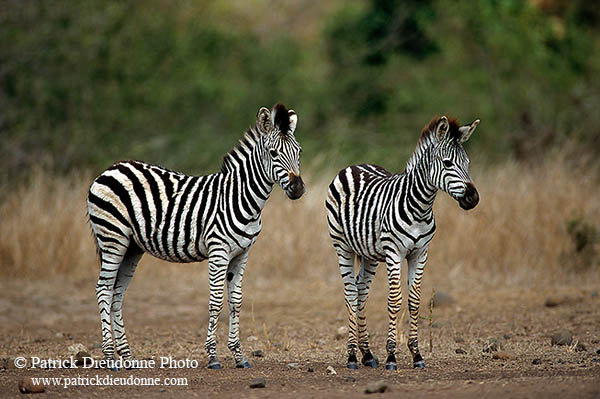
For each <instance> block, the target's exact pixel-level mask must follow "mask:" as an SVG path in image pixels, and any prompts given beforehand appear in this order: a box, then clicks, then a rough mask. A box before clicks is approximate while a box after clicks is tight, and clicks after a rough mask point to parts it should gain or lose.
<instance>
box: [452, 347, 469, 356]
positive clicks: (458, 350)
mask: <svg viewBox="0 0 600 399" xmlns="http://www.w3.org/2000/svg"><path fill="white" fill-rule="evenodd" d="M455 352H456V353H457V354H459V355H466V354H467V351H465V350H464V349H461V348H458V349H457V350H455Z"/></svg>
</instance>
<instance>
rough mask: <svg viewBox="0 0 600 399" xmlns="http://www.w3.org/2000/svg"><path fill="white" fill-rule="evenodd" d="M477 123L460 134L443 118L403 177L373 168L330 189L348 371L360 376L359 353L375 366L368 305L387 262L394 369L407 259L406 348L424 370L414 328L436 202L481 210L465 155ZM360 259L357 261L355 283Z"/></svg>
mask: <svg viewBox="0 0 600 399" xmlns="http://www.w3.org/2000/svg"><path fill="white" fill-rule="evenodd" d="M478 123H479V120H476V121H474V122H473V123H471V124H470V125H466V126H461V127H459V125H458V124H457V123H456V121H455V120H448V118H446V117H445V116H442V117H441V118H434V119H433V120H432V121H431V123H429V125H427V126H426V127H425V128H424V129H423V132H422V133H421V138H420V139H419V142H418V144H417V147H416V149H415V151H414V153H413V155H412V156H411V158H410V159H409V161H408V164H407V166H406V170H405V171H404V172H403V173H402V174H391V173H389V172H388V171H387V170H385V169H384V168H382V167H380V166H375V165H357V166H350V167H348V168H346V169H344V170H342V171H340V173H339V174H338V175H337V176H336V177H335V179H333V181H332V182H331V184H330V185H329V191H328V195H327V200H326V203H325V205H326V208H327V220H328V223H329V235H330V236H331V239H332V240H333V246H334V248H335V250H336V252H337V255H338V259H339V266H340V272H341V275H342V280H343V282H344V295H345V300H346V307H347V310H348V321H349V322H348V324H349V328H348V330H349V336H348V364H347V366H348V368H351V369H357V368H358V361H357V358H356V351H357V349H360V351H361V352H362V363H363V364H364V365H365V366H370V367H377V365H378V360H377V358H376V357H374V356H373V354H372V353H371V351H370V349H369V335H368V333H367V322H366V314H365V304H366V301H367V296H368V295H369V286H370V284H371V281H372V279H373V276H375V271H376V270H377V265H378V263H379V262H385V263H386V266H387V277H388V283H389V294H388V314H389V327H388V337H387V344H386V350H387V360H386V365H385V367H386V369H388V370H396V369H397V365H396V357H395V352H396V320H397V317H398V312H399V310H400V306H401V302H402V294H401V289H400V269H401V265H402V261H403V260H404V259H407V261H408V286H409V293H408V309H409V313H410V333H409V339H408V348H409V349H410V352H411V353H412V356H413V364H414V367H421V368H422V367H425V363H424V362H423V358H422V357H421V355H420V354H419V347H418V341H417V336H418V334H417V322H418V319H419V303H420V301H421V278H422V277H423V270H424V268H425V263H426V261H427V247H428V246H429V242H430V241H431V239H432V238H433V233H434V231H435V222H434V218H433V209H432V207H433V201H434V200H435V196H436V193H437V191H438V190H443V191H445V192H447V193H448V194H449V195H450V196H451V197H452V198H454V199H455V200H457V201H458V203H459V204H460V206H461V207H462V208H463V209H465V210H468V209H471V208H473V207H475V206H476V205H477V203H478V202H479V195H478V193H477V190H476V189H475V186H474V185H473V183H472V182H471V178H470V177H469V172H468V167H469V158H468V157H467V153H466V152H465V150H464V149H463V143H464V142H465V141H467V140H468V139H469V137H470V136H471V134H472V133H473V131H474V130H475V127H477V124H478ZM355 255H356V256H358V258H359V260H360V269H359V271H358V275H357V276H356V277H355V274H354V257H355ZM357 324H358V329H357Z"/></svg>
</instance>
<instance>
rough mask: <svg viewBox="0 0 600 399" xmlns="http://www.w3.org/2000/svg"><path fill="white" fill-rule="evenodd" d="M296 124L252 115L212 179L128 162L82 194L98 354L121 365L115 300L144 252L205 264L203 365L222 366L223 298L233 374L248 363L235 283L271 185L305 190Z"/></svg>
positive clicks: (288, 115) (125, 353)
mask: <svg viewBox="0 0 600 399" xmlns="http://www.w3.org/2000/svg"><path fill="white" fill-rule="evenodd" d="M297 121H298V117H297V116H296V113H295V112H294V111H293V110H289V111H288V110H287V109H286V108H285V106H284V105H282V104H277V105H275V106H274V107H273V109H272V110H269V109H267V108H265V107H263V108H261V109H260V110H259V111H258V116H257V121H256V125H255V127H254V128H250V129H248V131H247V132H246V134H245V136H244V138H243V139H242V140H241V141H240V144H239V145H238V146H237V147H236V148H234V149H233V150H232V151H230V152H229V153H228V154H227V155H226V156H225V157H224V159H223V166H222V168H221V171H220V172H219V173H215V174H211V175H206V176H186V175H183V174H181V173H177V172H173V171H170V170H167V169H164V168H162V167H160V166H155V165H149V164H146V163H142V162H137V161H125V162H119V163H117V164H115V165H113V166H112V167H110V168H109V169H107V170H106V171H105V172H103V173H102V174H101V175H100V176H98V177H97V178H96V179H95V180H94V182H93V183H92V185H91V187H90V191H89V194H88V213H89V218H90V224H91V226H92V230H93V233H94V237H95V239H96V243H97V246H98V252H99V255H100V261H101V265H102V267H101V270H100V278H99V280H98V284H97V286H96V296H97V298H98V306H99V308H100V319H101V324H102V351H103V352H104V355H105V357H106V358H107V359H114V345H113V341H112V337H111V326H112V331H113V332H114V339H115V341H116V350H117V353H118V354H119V355H120V356H121V357H122V358H123V359H130V358H131V352H130V349H129V344H128V342H127V338H126V336H125V329H124V324H123V316H122V305H123V296H124V294H125V290H126V289H127V286H128V284H129V282H130V280H131V278H132V276H133V273H134V271H135V268H136V265H137V264H138V262H139V260H140V258H141V257H142V255H143V254H144V253H145V252H148V253H150V254H151V255H154V256H155V257H157V258H160V259H165V260H168V261H171V262H198V261H202V260H204V259H208V271H209V272H208V273H209V287H210V298H209V307H208V310H209V322H208V336H207V338H206V351H207V353H208V359H209V362H208V367H209V368H211V369H219V368H221V365H220V362H219V359H218V357H217V352H216V329H217V321H218V319H219V314H220V313H221V309H222V307H223V291H224V283H225V280H227V291H228V300H229V339H228V347H229V349H230V350H231V351H232V352H233V356H234V358H235V362H236V367H238V368H246V367H250V364H249V363H248V361H247V360H246V358H245V357H244V356H243V354H242V351H241V349H240V337H239V314H240V308H241V304H242V276H243V275H244V269H245V267H246V260H247V259H248V251H249V250H250V248H251V247H252V245H253V244H254V242H255V241H256V238H257V236H258V234H259V233H260V230H261V212H262V209H263V207H264V206H265V203H266V201H267V199H268V198H269V196H270V194H271V191H272V189H273V185H274V184H275V183H278V184H279V185H280V186H281V187H282V189H283V190H284V191H285V193H286V194H287V196H288V197H289V198H290V199H293V200H294V199H298V198H300V197H301V196H302V194H303V193H304V190H305V187H304V182H303V181H302V178H301V177H300V167H299V159H300V152H301V148H300V145H299V144H298V142H297V141H296V139H295V137H294V131H295V130H296V123H297Z"/></svg>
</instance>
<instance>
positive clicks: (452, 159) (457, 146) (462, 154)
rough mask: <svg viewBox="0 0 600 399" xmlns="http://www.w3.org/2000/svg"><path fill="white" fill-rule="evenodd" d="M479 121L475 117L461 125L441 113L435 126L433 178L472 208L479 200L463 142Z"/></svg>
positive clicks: (462, 204)
mask: <svg viewBox="0 0 600 399" xmlns="http://www.w3.org/2000/svg"><path fill="white" fill-rule="evenodd" d="M478 124H479V119H476V120H475V121H473V122H472V123H471V124H469V125H465V126H459V125H458V124H457V122H456V121H455V120H450V121H448V118H446V117H445V116H442V117H441V118H440V119H439V121H438V122H437V124H436V125H435V127H434V132H433V133H434V143H435V144H434V147H433V151H432V159H431V162H432V164H431V169H430V178H431V181H432V182H433V184H434V185H435V186H436V187H437V188H438V189H440V190H443V191H445V192H447V193H448V194H449V195H450V196H451V197H452V198H454V199H455V200H457V201H458V204H459V205H460V207H461V208H463V209H465V210H469V209H472V208H474V207H475V206H476V205H477V203H478V202H479V194H478V193H477V189H476V188H475V186H474V185H473V182H472V181H471V177H470V176H469V156H468V155H467V152H466V151H465V149H464V148H463V143H464V142H465V141H467V140H468V139H469V137H471V134H473V132H474V131H475V128H476V127H477V125H478Z"/></svg>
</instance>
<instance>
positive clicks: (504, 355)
mask: <svg viewBox="0 0 600 399" xmlns="http://www.w3.org/2000/svg"><path fill="white" fill-rule="evenodd" d="M512 358H513V356H512V355H511V354H510V353H506V352H496V353H494V354H493V355H492V359H496V360H498V359H500V360H510V359H512Z"/></svg>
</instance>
